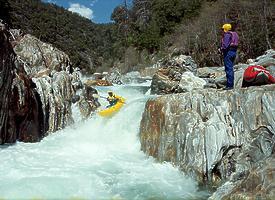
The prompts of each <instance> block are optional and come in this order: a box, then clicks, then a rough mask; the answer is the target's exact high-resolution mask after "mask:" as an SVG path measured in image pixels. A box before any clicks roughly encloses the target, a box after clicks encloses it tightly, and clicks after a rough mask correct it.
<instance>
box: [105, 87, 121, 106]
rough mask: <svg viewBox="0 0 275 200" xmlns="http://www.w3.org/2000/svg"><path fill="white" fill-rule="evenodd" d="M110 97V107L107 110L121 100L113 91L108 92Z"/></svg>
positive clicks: (108, 99) (108, 98)
mask: <svg viewBox="0 0 275 200" xmlns="http://www.w3.org/2000/svg"><path fill="white" fill-rule="evenodd" d="M108 95H109V96H108V97H107V101H108V102H109V105H108V106H107V108H109V107H111V106H114V105H115V104H116V103H117V102H118V101H119V99H120V98H119V96H116V95H115V94H114V93H113V92H112V91H108Z"/></svg>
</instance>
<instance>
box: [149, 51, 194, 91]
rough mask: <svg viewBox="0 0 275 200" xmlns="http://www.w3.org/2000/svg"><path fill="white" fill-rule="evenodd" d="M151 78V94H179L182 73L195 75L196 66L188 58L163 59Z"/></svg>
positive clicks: (182, 56) (183, 56)
mask: <svg viewBox="0 0 275 200" xmlns="http://www.w3.org/2000/svg"><path fill="white" fill-rule="evenodd" d="M160 66H161V67H160V68H159V69H158V71H157V73H155V75H154V76H153V78H152V83H151V93H152V94H171V93H180V92H182V90H181V89H180V87H178V86H179V83H180V80H181V76H182V74H183V73H184V72H187V71H189V72H192V73H193V74H195V75H196V74H197V65H196V64H195V62H194V60H193V59H192V58H191V57H190V56H185V55H179V56H175V57H172V58H168V59H164V60H163V61H162V62H161V64H160Z"/></svg>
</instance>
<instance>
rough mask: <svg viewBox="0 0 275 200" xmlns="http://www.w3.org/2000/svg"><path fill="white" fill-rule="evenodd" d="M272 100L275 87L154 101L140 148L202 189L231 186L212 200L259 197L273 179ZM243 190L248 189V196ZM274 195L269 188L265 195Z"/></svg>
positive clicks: (195, 93)
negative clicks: (176, 168)
mask: <svg viewBox="0 0 275 200" xmlns="http://www.w3.org/2000/svg"><path fill="white" fill-rule="evenodd" d="M274 99H275V85H268V86H263V87H251V88H244V89H236V90H231V91H221V90H216V89H200V90H193V91H191V92H188V93H182V94H171V95H164V96H160V97H157V98H156V99H151V100H149V101H148V102H147V104H146V108H145V112H144V114H143V118H142V121H141V126H140V140H141V148H142V150H143V151H144V152H146V153H147V154H148V155H150V156H153V157H155V158H157V160H159V161H170V162H172V163H174V164H175V165H177V166H179V167H180V168H181V169H182V170H183V171H184V172H186V173H187V174H188V175H191V176H192V177H194V178H196V179H197V180H198V181H199V182H201V183H207V184H208V183H210V184H213V185H217V186H220V185H221V184H222V183H224V182H225V181H229V182H228V183H226V184H225V185H229V186H230V187H226V186H224V188H226V190H224V188H221V189H220V190H219V189H218V190H217V193H215V195H216V196H214V199H215V198H216V199H220V198H225V197H226V196H227V195H229V196H230V194H232V193H233V191H235V192H236V191H241V192H242V195H244V196H245V195H248V196H249V195H250V194H256V192H257V191H256V189H255V188H257V189H258V191H259V190H260V189H261V188H262V187H265V185H264V184H268V183H271V182H272V177H273V178H274V176H275V174H274V165H272V163H274V153H275V146H274V143H275V142H274V141H275V139H274V138H275V104H274ZM272 157H273V158H272ZM262 166H265V168H262ZM259 170H261V172H260V171H259ZM253 173H254V174H253ZM253 177H257V181H254V179H253ZM251 182H253V184H251ZM263 182H264V184H262V183H263ZM241 184H242V186H241ZM240 188H247V189H245V190H246V191H247V194H243V193H244V192H243V191H244V190H241V189H240ZM272 191H273V193H272ZM272 194H273V195H274V187H273V189H272V187H271V186H270V189H269V190H266V191H265V192H264V194H261V195H266V196H268V195H272ZM227 197H228V196H227Z"/></svg>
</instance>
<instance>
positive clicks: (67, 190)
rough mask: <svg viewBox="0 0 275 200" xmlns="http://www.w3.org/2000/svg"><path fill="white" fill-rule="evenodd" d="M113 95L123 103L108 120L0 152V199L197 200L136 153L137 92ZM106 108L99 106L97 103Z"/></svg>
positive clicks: (185, 184)
mask: <svg viewBox="0 0 275 200" xmlns="http://www.w3.org/2000/svg"><path fill="white" fill-rule="evenodd" d="M110 89H112V90H113V91H114V92H115V93H117V94H118V95H121V96H123V97H125V98H126V99H127V103H126V105H125V106H124V107H123V108H122V110H121V111H120V112H119V113H117V114H116V115H115V116H114V117H112V118H110V119H106V118H101V117H99V116H97V115H94V116H92V117H91V118H90V119H89V120H86V121H84V122H83V121H81V117H80V116H79V113H78V111H77V109H76V107H74V118H75V121H76V123H75V124H73V125H71V126H70V127H67V128H66V129H64V130H61V131H59V132H56V133H53V134H51V135H50V136H48V137H46V138H45V139H43V140H42V141H41V142H40V143H20V142H18V143H16V144H15V145H12V146H4V147H1V148H0V158H1V165H0V199H198V198H204V197H205V194H204V193H202V192H198V187H197V184H196V182H195V181H193V180H192V179H190V178H188V177H186V176H184V174H183V173H182V172H180V171H179V170H178V169H177V168H174V167H173V166H172V165H171V164H168V163H157V162H155V160H154V159H153V158H150V157H147V156H146V155H145V154H144V153H143V152H141V151H140V142H139V139H138V132H139V125H140V120H141V117H142V112H143V110H144V106H145V103H146V100H147V99H148V98H150V97H149V96H147V95H144V93H145V92H144V88H142V87H136V86H135V87H132V86H131V87H130V86H128V87H125V86H124V87H122V86H116V87H112V88H105V87H104V88H98V90H99V92H100V94H101V95H105V94H106V91H107V90H110ZM101 102H102V103H105V102H104V100H103V99H102V100H101Z"/></svg>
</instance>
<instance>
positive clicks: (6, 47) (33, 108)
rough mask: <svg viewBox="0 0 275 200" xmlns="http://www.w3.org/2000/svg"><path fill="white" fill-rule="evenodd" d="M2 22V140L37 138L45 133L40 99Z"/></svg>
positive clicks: (0, 42) (0, 78)
mask: <svg viewBox="0 0 275 200" xmlns="http://www.w3.org/2000/svg"><path fill="white" fill-rule="evenodd" d="M0 25H1V29H0V46H1V48H0V49H1V50H0V60H1V62H0V94H1V95H0V144H3V143H13V142H15V141H16V140H20V141H29V142H34V141H37V140H39V139H41V138H42V137H43V136H44V133H45V126H44V124H43V123H42V121H41V119H43V113H42V112H41V111H42V110H41V99H40V97H39V95H38V93H37V92H36V90H35V89H34V87H35V86H34V84H33V82H32V81H31V79H30V78H29V77H28V76H27V75H26V73H25V72H24V69H23V68H22V65H20V63H18V62H17V57H16V54H15V53H14V51H13V48H12V45H11V43H10V41H9V36H10V35H9V32H8V30H7V29H6V27H5V26H4V25H3V24H1V23H0Z"/></svg>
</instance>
